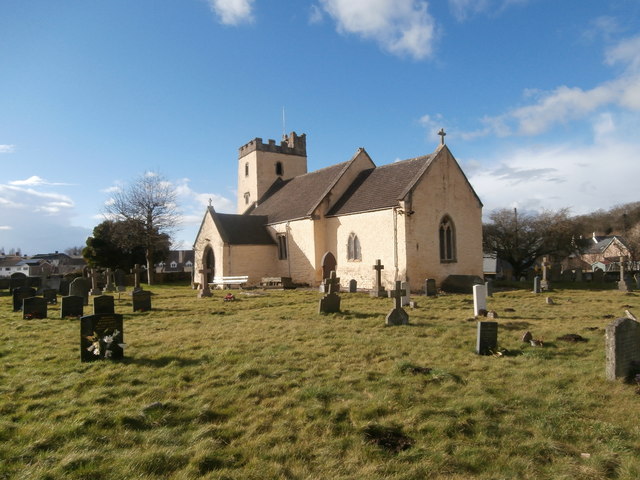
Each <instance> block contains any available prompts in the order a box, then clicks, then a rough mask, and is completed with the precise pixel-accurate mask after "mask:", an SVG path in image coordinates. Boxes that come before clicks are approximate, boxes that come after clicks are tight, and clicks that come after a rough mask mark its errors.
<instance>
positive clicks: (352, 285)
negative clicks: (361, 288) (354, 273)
mask: <svg viewBox="0 0 640 480" xmlns="http://www.w3.org/2000/svg"><path fill="white" fill-rule="evenodd" d="M357 291H358V282H357V281H356V280H355V279H354V278H352V279H351V280H349V293H356V292H357Z"/></svg>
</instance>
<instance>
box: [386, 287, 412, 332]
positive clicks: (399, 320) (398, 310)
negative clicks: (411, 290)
mask: <svg viewBox="0 0 640 480" xmlns="http://www.w3.org/2000/svg"><path fill="white" fill-rule="evenodd" d="M405 293H406V292H405V291H404V290H402V284H401V282H400V281H396V288H395V290H393V298H394V300H395V307H394V308H393V309H392V310H391V311H390V312H389V313H388V314H387V317H386V318H385V325H387V326H392V325H407V324H408V323H409V315H408V314H407V312H405V311H404V309H403V308H402V304H401V303H402V302H401V299H402V296H403V295H405Z"/></svg>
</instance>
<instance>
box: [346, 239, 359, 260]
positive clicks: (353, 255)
mask: <svg viewBox="0 0 640 480" xmlns="http://www.w3.org/2000/svg"><path fill="white" fill-rule="evenodd" d="M347 260H352V261H353V260H362V252H361V249H360V239H359V238H358V236H357V235H356V234H355V233H351V234H350V235H349V241H348V242H347Z"/></svg>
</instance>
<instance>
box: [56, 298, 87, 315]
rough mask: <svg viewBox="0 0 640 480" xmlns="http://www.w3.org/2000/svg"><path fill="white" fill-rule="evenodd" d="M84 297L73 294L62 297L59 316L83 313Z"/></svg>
mask: <svg viewBox="0 0 640 480" xmlns="http://www.w3.org/2000/svg"><path fill="white" fill-rule="evenodd" d="M83 310H84V299H83V298H82V297H78V296H75V295H69V296H65V297H62V300H61V302H60V318H66V317H81V316H82V315H83V314H84V311H83Z"/></svg>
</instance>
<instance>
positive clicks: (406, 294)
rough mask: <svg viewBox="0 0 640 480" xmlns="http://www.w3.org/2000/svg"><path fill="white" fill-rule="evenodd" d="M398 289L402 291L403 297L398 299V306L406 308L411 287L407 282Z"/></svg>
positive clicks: (409, 300)
mask: <svg viewBox="0 0 640 480" xmlns="http://www.w3.org/2000/svg"><path fill="white" fill-rule="evenodd" d="M400 288H401V289H402V290H403V291H404V295H402V297H400V306H402V307H406V306H407V305H409V303H410V302H411V286H410V285H409V282H402V283H401V284H400Z"/></svg>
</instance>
